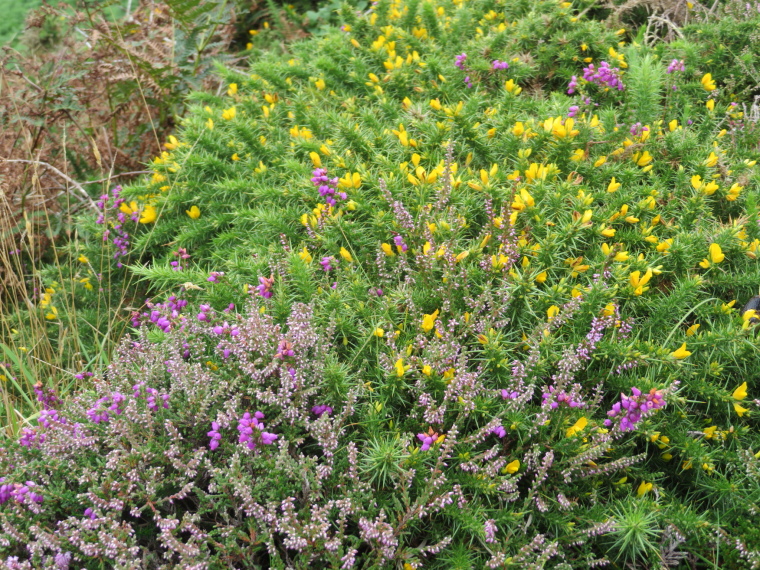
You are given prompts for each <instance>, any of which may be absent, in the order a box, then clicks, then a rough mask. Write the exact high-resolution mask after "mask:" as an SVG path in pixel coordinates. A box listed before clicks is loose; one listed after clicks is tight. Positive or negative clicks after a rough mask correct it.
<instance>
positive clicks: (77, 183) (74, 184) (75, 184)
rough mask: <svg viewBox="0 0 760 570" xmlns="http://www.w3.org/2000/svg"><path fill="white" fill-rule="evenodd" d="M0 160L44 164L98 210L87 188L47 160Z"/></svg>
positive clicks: (36, 164)
mask: <svg viewBox="0 0 760 570" xmlns="http://www.w3.org/2000/svg"><path fill="white" fill-rule="evenodd" d="M0 160H2V161H3V162H18V163H22V164H33V165H35V166H46V167H47V168H49V169H50V170H52V171H53V172H54V173H55V174H57V175H58V176H60V177H61V178H63V179H64V180H66V181H67V182H68V183H69V184H71V185H72V186H74V188H76V189H77V190H79V192H80V193H81V194H82V197H83V198H84V199H85V200H86V201H87V202H88V204H89V205H90V207H92V209H93V210H95V211H98V207H97V206H96V205H95V202H93V201H92V198H90V195H89V194H88V193H87V190H85V189H84V187H83V186H82V185H81V184H80V183H79V182H77V181H76V180H74V179H73V178H70V177H69V176H67V175H66V174H64V173H63V172H61V171H60V170H58V169H57V168H56V167H55V166H53V165H52V164H48V163H47V162H42V161H41V160H24V159H21V158H3V159H0Z"/></svg>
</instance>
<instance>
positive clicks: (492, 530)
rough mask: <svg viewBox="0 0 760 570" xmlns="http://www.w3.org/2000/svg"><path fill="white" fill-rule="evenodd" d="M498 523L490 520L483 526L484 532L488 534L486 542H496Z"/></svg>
mask: <svg viewBox="0 0 760 570" xmlns="http://www.w3.org/2000/svg"><path fill="white" fill-rule="evenodd" d="M498 530H499V529H498V527H497V526H496V521H495V520H493V519H488V520H487V521H486V522H485V524H484V525H483V531H484V532H485V534H486V542H496V531H498Z"/></svg>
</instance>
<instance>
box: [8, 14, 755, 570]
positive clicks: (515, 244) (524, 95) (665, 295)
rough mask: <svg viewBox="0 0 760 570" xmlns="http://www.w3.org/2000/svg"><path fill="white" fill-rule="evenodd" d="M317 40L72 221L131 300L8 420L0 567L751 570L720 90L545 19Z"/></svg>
mask: <svg viewBox="0 0 760 570" xmlns="http://www.w3.org/2000/svg"><path fill="white" fill-rule="evenodd" d="M341 18H342V25H341V27H340V28H339V29H338V28H336V29H333V30H331V31H330V32H329V33H328V34H327V35H325V36H324V37H320V38H314V39H310V40H307V41H304V42H301V43H296V44H293V45H292V46H290V52H289V53H287V54H285V55H282V54H278V53H272V54H269V55H263V56H262V57H261V58H259V57H257V58H255V59H252V60H251V62H250V68H246V69H244V70H240V69H235V68H224V67H221V66H220V67H219V69H218V71H219V74H220V76H221V77H222V78H223V79H224V87H223V88H222V89H221V90H219V91H218V92H217V93H204V92H198V93H194V94H192V95H191V97H190V99H189V105H190V112H189V113H188V114H187V115H186V116H185V117H184V119H183V122H182V126H181V128H180V130H179V131H178V132H177V133H176V134H175V135H173V136H171V137H169V138H168V140H167V141H166V142H165V145H164V146H165V149H166V150H165V152H163V153H162V154H161V155H160V156H159V157H157V158H156V159H155V160H154V161H153V162H152V163H151V165H150V168H151V170H152V171H153V173H152V177H151V178H148V179H145V180H143V181H141V182H140V183H138V184H133V185H131V186H125V187H124V188H121V187H119V188H113V189H110V190H109V192H108V193H104V194H103V195H102V197H101V199H100V202H99V203H98V204H97V207H98V210H99V211H98V214H97V215H93V216H87V217H84V218H82V219H81V220H80V225H81V229H82V232H83V233H86V234H87V235H89V236H92V237H91V238H90V240H89V241H87V240H84V241H83V243H84V249H83V250H82V252H81V254H82V255H85V256H86V258H87V259H88V261H89V262H91V263H95V264H98V265H101V264H102V265H106V266H108V267H110V268H111V270H112V271H113V274H114V275H116V276H122V278H123V279H124V280H125V281H124V282H127V279H129V278H131V277H133V276H137V277H140V278H141V279H142V282H141V283H142V285H143V286H144V287H145V288H146V290H148V291H149V293H148V296H149V298H148V299H145V300H144V301H143V300H142V299H136V300H135V302H134V304H133V305H132V306H130V307H129V308H128V311H129V317H130V325H131V329H132V330H131V332H130V336H128V337H126V338H125V339H124V340H123V341H122V343H121V345H120V350H119V352H118V354H117V356H116V357H115V358H114V359H113V361H112V362H111V363H110V365H109V366H108V367H107V368H98V367H91V369H82V370H77V371H76V373H78V374H79V375H81V376H82V379H86V380H87V381H88V386H89V388H88V389H86V390H82V391H79V392H77V393H76V394H75V395H73V396H68V397H61V395H60V394H59V393H56V392H55V391H53V392H51V391H50V387H49V386H46V385H44V384H42V385H39V386H36V388H35V391H34V397H35V398H36V400H37V403H36V406H37V408H38V409H39V413H38V416H37V417H33V418H30V419H29V421H28V422H27V423H28V425H25V426H24V428H23V429H21V430H20V431H19V433H18V435H17V436H16V437H14V440H13V441H12V442H9V443H8V445H6V446H5V447H4V449H3V455H2V456H0V460H2V461H3V472H4V473H5V478H4V480H3V481H2V482H1V483H2V485H3V486H2V487H1V488H0V502H2V505H1V506H0V529H2V535H0V538H1V539H2V542H1V543H0V548H2V551H3V554H4V555H5V556H6V564H7V565H8V566H9V567H12V568H24V567H26V568H32V567H40V566H41V567H44V566H49V567H56V565H57V566H58V567H64V568H65V567H68V566H69V565H74V566H75V567H86V568H90V567H92V568H95V567H99V566H100V565H102V564H106V565H112V566H116V567H134V568H137V567H148V568H162V567H165V568H169V567H177V566H179V567H188V568H256V567H268V568H269V567H271V568H306V567H330V568H333V567H334V568H404V569H405V570H407V569H408V568H427V567H430V568H454V567H461V568H472V567H477V568H482V567H488V568H502V567H504V568H593V567H604V566H607V567H618V568H624V567H639V568H653V567H661V566H666V567H677V566H679V565H681V566H682V567H700V566H705V567H710V566H712V567H725V568H731V567H737V568H742V567H748V568H751V567H758V566H759V565H760V552H759V551H758V547H757V545H758V544H760V535H758V530H757V528H756V527H755V526H754V525H753V524H752V520H753V517H756V516H757V512H758V508H759V507H758V501H760V484H759V483H760V481H759V480H758V474H759V473H760V453H758V449H760V441H759V440H758V437H757V435H756V433H755V432H754V431H753V429H752V428H753V427H754V426H755V424H756V417H757V413H758V410H757V406H758V404H760V399H759V398H758V396H757V394H758V383H757V381H756V378H758V377H760V366H759V365H758V363H757V352H758V348H759V347H758V341H757V337H756V330H755V327H756V325H757V323H758V322H760V318H758V315H757V311H758V310H760V301H759V300H758V299H759V298H758V297H757V296H756V295H757V293H758V283H760V271H759V270H758V266H757V248H758V245H759V244H760V235H759V234H760V226H759V225H758V204H757V188H758V175H757V172H756V168H755V167H756V160H757V158H758V156H757V155H758V152H757V149H756V148H755V147H753V146H751V145H746V144H743V143H742V142H741V141H740V140H739V139H738V138H736V137H734V136H733V135H734V134H736V133H732V132H730V131H729V127H730V123H729V121H730V120H731V119H732V118H733V119H734V120H738V119H736V118H735V117H732V115H733V114H736V113H738V110H737V107H738V104H737V105H734V104H733V103H735V102H734V101H731V98H732V97H731V94H730V92H726V90H725V86H724V85H723V84H722V83H721V82H720V80H718V79H716V78H715V77H713V69H712V68H708V67H704V63H705V62H703V61H701V60H699V63H698V64H697V63H695V62H694V60H692V59H691V58H690V57H689V56H684V55H680V56H679V57H678V59H677V63H676V64H674V63H673V59H674V58H667V59H663V58H659V57H657V54H655V53H652V52H651V51H649V50H647V49H645V48H642V47H640V46H636V45H628V44H627V43H626V42H625V41H624V38H625V37H626V36H625V34H626V33H627V32H625V31H624V30H623V31H621V32H620V33H615V32H611V31H608V30H606V29H605V28H604V27H603V26H602V25H601V24H600V23H599V22H595V21H593V20H589V19H587V18H586V17H584V16H583V15H582V14H580V13H579V12H578V11H577V8H574V7H573V6H572V5H569V4H567V3H563V4H556V3H554V2H538V3H532V4H527V3H525V4H521V3H508V4H507V3H492V2H480V1H478V0H474V1H470V2H460V1H456V2H448V1H443V2H435V3H434V2H422V3H418V2H408V3H404V2H400V1H394V2H388V1H384V0H381V1H380V2H378V3H377V4H376V5H374V6H372V8H371V9H369V10H368V11H367V12H366V13H359V14H357V13H356V12H355V11H354V10H353V9H350V8H344V9H343V10H342V11H341ZM528 31H530V33H528ZM568 38H573V39H572V40H570V41H568ZM576 42H577V43H576ZM559 52H562V54H563V55H562V58H555V57H554V56H553V55H550V54H557V53H559ZM674 57H675V56H674ZM682 60H683V61H682ZM505 64H506V65H505ZM715 73H716V77H717V73H718V72H717V70H716V71H715ZM736 103H741V104H745V105H751V104H752V101H749V100H746V101H744V100H742V101H739V102H736ZM737 141H739V142H737ZM76 277H77V275H76V272H72V273H68V274H63V275H62V276H61V278H60V279H61V280H62V281H63V280H71V279H75V278H76ZM114 286H118V281H116V282H115V284H114ZM55 299H56V297H55V294H54V293H50V294H49V296H48V297H45V298H43V299H42V300H41V301H40V305H42V304H43V303H44V307H42V306H40V309H44V310H46V311H49V312H50V314H53V318H52V319H49V320H50V321H51V323H55V322H56V315H55V314H54V313H53V311H52V307H55V306H56V301H55ZM125 312H126V311H125ZM6 368H13V366H6ZM72 374H73V372H72ZM86 374H92V376H91V377H87V378H85V375H86Z"/></svg>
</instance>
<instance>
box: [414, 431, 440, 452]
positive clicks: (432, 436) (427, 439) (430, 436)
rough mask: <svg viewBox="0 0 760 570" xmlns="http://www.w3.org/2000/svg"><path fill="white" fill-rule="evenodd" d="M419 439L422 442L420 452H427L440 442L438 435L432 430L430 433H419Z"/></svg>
mask: <svg viewBox="0 0 760 570" xmlns="http://www.w3.org/2000/svg"><path fill="white" fill-rule="evenodd" d="M417 439H419V440H420V441H421V442H422V447H420V451H427V450H428V449H430V447H431V446H432V445H433V444H434V443H435V442H436V441H437V440H438V434H437V433H435V432H434V431H433V430H432V429H431V430H430V431H428V433H418V434H417Z"/></svg>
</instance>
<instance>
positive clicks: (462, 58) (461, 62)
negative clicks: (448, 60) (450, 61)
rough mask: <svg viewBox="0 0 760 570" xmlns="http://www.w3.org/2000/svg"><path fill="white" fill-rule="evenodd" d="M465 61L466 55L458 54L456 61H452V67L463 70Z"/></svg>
mask: <svg viewBox="0 0 760 570" xmlns="http://www.w3.org/2000/svg"><path fill="white" fill-rule="evenodd" d="M466 61H467V54H466V53H460V54H459V55H458V56H456V59H455V60H454V65H455V66H456V67H458V68H459V69H464V64H465V62H466Z"/></svg>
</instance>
